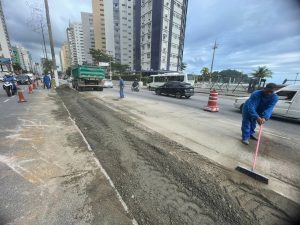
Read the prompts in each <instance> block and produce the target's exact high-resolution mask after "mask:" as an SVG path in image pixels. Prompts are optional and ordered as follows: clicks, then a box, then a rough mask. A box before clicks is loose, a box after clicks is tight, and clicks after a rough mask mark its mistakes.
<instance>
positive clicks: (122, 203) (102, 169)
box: [62, 101, 138, 225]
mask: <svg viewBox="0 0 300 225" xmlns="http://www.w3.org/2000/svg"><path fill="white" fill-rule="evenodd" d="M62 104H63V106H64V108H65V109H66V110H67V112H68V114H69V119H70V120H71V121H72V123H73V124H74V126H75V128H76V130H78V132H79V134H80V135H81V137H82V138H83V140H84V142H85V143H86V145H87V148H88V150H89V151H91V152H92V153H93V156H94V160H95V162H96V164H97V165H98V167H99V169H100V171H101V172H102V173H103V174H104V176H105V177H106V179H107V180H108V182H109V184H110V186H111V187H112V188H113V190H114V191H115V192H116V195H117V197H118V199H119V201H120V203H121V205H122V206H123V208H124V210H125V212H126V213H128V214H130V215H131V216H132V214H131V213H129V209H128V206H127V205H126V203H125V202H124V200H123V199H122V196H121V195H120V193H119V191H118V190H117V188H116V186H115V185H114V183H113V181H112V179H111V178H110V177H109V175H108V174H107V172H106V170H105V169H104V168H103V166H102V165H101V163H100V161H99V160H98V159H97V157H96V155H95V153H94V151H93V149H92V147H91V146H90V144H89V143H88V141H87V139H86V138H85V137H84V135H83V133H82V132H81V130H80V129H79V127H78V126H77V124H76V122H75V120H74V119H72V117H71V113H70V111H69V110H68V108H67V107H66V105H65V103H64V102H63V101H62ZM132 217H133V216H132ZM132 224H133V225H138V223H137V221H136V220H135V219H134V218H133V219H132Z"/></svg>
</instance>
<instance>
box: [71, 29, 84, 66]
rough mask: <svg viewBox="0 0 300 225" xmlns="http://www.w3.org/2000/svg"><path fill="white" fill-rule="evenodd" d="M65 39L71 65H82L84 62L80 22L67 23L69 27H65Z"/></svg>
mask: <svg viewBox="0 0 300 225" xmlns="http://www.w3.org/2000/svg"><path fill="white" fill-rule="evenodd" d="M67 39H68V44H69V52H70V54H69V55H70V62H71V65H82V64H84V63H86V57H85V51H84V40H83V30H82V24H81V23H70V24H69V27H68V28H67Z"/></svg>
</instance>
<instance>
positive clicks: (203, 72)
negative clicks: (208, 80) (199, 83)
mask: <svg viewBox="0 0 300 225" xmlns="http://www.w3.org/2000/svg"><path fill="white" fill-rule="evenodd" d="M201 74H202V76H208V75H209V69H208V68H207V67H203V68H202V70H201Z"/></svg>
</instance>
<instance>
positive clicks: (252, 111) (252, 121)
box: [242, 90, 278, 140]
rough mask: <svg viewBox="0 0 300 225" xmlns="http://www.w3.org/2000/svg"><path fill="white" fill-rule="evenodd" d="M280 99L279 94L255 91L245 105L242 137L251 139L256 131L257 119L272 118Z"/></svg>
mask: <svg viewBox="0 0 300 225" xmlns="http://www.w3.org/2000/svg"><path fill="white" fill-rule="evenodd" d="M277 101H278V96H277V94H275V93H274V94H272V95H270V96H266V95H264V91H262V90H260V91H255V92H253V93H252V94H251V96H250V98H249V99H248V100H247V101H246V102H245V104H244V107H243V122H242V139H243V140H249V138H250V136H251V135H253V134H254V133H255V128H256V121H257V119H258V118H259V117H261V118H264V119H265V120H268V119H270V117H271V115H272V112H273V109H274V106H275V105H276V103H277Z"/></svg>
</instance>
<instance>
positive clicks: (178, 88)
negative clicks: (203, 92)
mask: <svg viewBox="0 0 300 225" xmlns="http://www.w3.org/2000/svg"><path fill="white" fill-rule="evenodd" d="M155 93H156V94H157V95H172V96H175V97H176V98H181V97H182V96H184V97H186V98H190V97H191V96H193V95H194V87H193V86H192V85H191V84H189V83H185V82H180V81H170V82H166V83H165V84H164V85H162V86H159V87H157V88H156V89H155Z"/></svg>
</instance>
